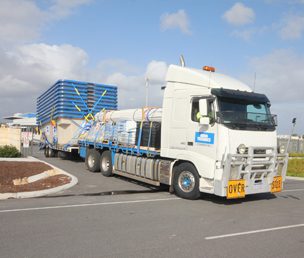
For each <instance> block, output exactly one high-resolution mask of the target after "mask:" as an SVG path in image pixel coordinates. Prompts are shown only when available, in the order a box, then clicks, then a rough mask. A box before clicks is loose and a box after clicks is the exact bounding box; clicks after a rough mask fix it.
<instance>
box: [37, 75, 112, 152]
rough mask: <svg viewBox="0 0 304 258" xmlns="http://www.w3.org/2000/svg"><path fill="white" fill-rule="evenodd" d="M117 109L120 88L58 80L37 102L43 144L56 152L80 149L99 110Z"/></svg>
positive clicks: (38, 121)
mask: <svg viewBox="0 0 304 258" xmlns="http://www.w3.org/2000/svg"><path fill="white" fill-rule="evenodd" d="M103 109H107V110H116V109H117V87H116V86H111V85H106V84H97V83H90V82H82V81H74V80H59V81H57V82H56V83H55V84H54V85H53V86H51V87H50V88H49V89H48V90H47V91H46V92H44V93H43V94H42V95H40V96H39V97H38V99H37V123H38V125H39V126H40V128H41V132H42V134H43V138H44V140H43V141H44V144H45V145H46V146H48V147H50V148H52V149H53V150H67V149H68V148H70V147H76V148H77V147H78V139H79V137H80V138H81V136H83V134H84V133H85V132H87V131H88V130H89V129H90V127H91V123H90V121H91V120H94V116H95V114H96V113H97V112H99V111H100V110H103Z"/></svg>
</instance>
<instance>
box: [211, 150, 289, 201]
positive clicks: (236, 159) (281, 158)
mask: <svg viewBox="0 0 304 258" xmlns="http://www.w3.org/2000/svg"><path fill="white" fill-rule="evenodd" d="M287 164H288V154H278V153H277V150H276V149H275V148H269V147H263V148H261V147H249V148H248V152H247V153H246V154H243V155H241V154H228V155H227V158H226V160H225V162H224V164H223V174H222V180H221V182H220V181H217V182H215V189H214V190H215V194H216V195H220V196H227V186H228V182H229V181H230V180H240V179H243V180H245V195H248V194H256V193H267V192H271V186H272V182H273V179H274V177H276V176H281V177H282V181H285V178H286V171H287Z"/></svg>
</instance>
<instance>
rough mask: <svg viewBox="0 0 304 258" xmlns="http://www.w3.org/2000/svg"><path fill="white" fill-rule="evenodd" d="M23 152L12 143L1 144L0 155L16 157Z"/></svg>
mask: <svg viewBox="0 0 304 258" xmlns="http://www.w3.org/2000/svg"><path fill="white" fill-rule="evenodd" d="M20 156H21V153H20V152H19V151H18V149H17V148H16V147H14V146H12V145H4V146H0V157H2V158H16V157H20Z"/></svg>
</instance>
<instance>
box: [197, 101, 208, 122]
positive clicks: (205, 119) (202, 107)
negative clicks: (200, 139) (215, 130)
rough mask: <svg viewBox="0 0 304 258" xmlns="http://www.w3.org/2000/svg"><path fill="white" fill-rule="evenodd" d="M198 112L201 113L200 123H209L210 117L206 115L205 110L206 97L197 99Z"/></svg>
mask: <svg viewBox="0 0 304 258" xmlns="http://www.w3.org/2000/svg"><path fill="white" fill-rule="evenodd" d="M199 112H200V115H201V117H200V120H199V123H200V124H201V125H209V124H210V118H209V117H208V112H207V99H200V100H199Z"/></svg>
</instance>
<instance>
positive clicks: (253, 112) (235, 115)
mask: <svg viewBox="0 0 304 258" xmlns="http://www.w3.org/2000/svg"><path fill="white" fill-rule="evenodd" d="M218 105H219V112H218V118H219V122H220V123H222V124H224V125H226V126H227V127H229V128H231V129H237V130H257V131H273V130H275V126H276V121H275V116H273V115H271V114H270V110H269V104H268V103H265V102H264V103H259V101H258V100H254V98H251V99H241V98H223V97H218Z"/></svg>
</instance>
